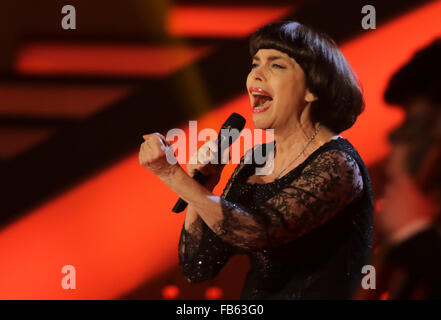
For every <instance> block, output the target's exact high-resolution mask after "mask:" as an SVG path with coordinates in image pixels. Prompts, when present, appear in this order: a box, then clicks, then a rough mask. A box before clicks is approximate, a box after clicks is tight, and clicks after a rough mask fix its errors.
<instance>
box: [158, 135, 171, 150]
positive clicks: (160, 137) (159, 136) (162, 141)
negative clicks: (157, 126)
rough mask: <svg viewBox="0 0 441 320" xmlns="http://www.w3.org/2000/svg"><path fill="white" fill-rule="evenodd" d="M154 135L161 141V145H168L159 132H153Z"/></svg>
mask: <svg viewBox="0 0 441 320" xmlns="http://www.w3.org/2000/svg"><path fill="white" fill-rule="evenodd" d="M155 135H156V136H157V137H158V138H159V141H160V142H161V143H162V145H163V146H164V147H167V146H169V145H170V144H169V143H168V141H167V140H166V139H165V137H164V136H163V135H162V134H160V133H159V132H155Z"/></svg>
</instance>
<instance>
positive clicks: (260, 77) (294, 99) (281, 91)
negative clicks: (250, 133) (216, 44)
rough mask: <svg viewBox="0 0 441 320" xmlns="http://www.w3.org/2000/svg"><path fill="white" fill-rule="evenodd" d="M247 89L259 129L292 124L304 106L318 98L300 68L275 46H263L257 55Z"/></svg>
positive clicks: (295, 121) (255, 122)
mask: <svg viewBox="0 0 441 320" xmlns="http://www.w3.org/2000/svg"><path fill="white" fill-rule="evenodd" d="M247 89H248V94H249V97H250V102H251V107H252V111H253V122H254V125H255V126H256V128H260V129H277V128H282V127H284V126H286V125H291V126H292V124H293V123H297V122H298V119H299V118H300V114H301V112H302V111H303V110H304V108H305V106H306V105H307V104H308V103H309V102H312V101H313V100H315V97H314V95H313V94H311V93H310V92H309V90H308V89H307V88H306V85H305V74H304V73H303V70H302V69H301V67H300V66H299V65H298V64H297V62H296V61H295V60H294V59H293V58H291V57H290V56H288V55H287V54H286V53H284V52H281V51H279V50H275V49H260V50H259V51H258V52H257V53H256V54H255V56H254V57H253V62H252V67H251V71H250V73H249V74H248V77H247ZM294 118H295V119H294ZM296 119H297V120H296ZM292 121H294V122H292Z"/></svg>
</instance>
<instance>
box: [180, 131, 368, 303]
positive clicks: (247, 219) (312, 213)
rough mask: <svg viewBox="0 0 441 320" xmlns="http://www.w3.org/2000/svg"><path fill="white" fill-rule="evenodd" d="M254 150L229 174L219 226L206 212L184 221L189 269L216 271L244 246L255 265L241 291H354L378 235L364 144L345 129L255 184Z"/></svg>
mask: <svg viewBox="0 0 441 320" xmlns="http://www.w3.org/2000/svg"><path fill="white" fill-rule="evenodd" d="M273 146H274V145H273ZM259 147H264V148H266V147H267V146H266V145H265V144H264V145H260V146H258V147H255V148H259ZM256 150H257V149H252V150H250V151H251V152H247V153H246V155H245V156H244V157H242V159H241V162H240V164H238V165H237V167H236V169H235V171H234V173H233V175H232V176H231V178H230V179H229V181H228V183H227V185H226V187H225V189H224V191H223V194H222V196H221V204H222V208H223V213H224V219H223V220H222V222H221V223H219V224H218V225H217V226H215V227H214V228H213V230H215V231H212V230H211V229H210V228H208V226H207V225H206V224H205V223H204V222H203V221H202V219H201V218H200V217H198V218H197V220H196V221H195V222H193V223H192V224H191V225H190V227H189V230H185V228H184V226H183V227H182V231H181V237H180V241H179V264H180V267H181V270H182V272H183V275H184V276H185V278H186V279H187V280H188V281H189V282H200V281H204V280H207V279H212V278H214V277H215V276H216V275H217V274H218V273H219V271H220V270H221V269H222V268H223V267H224V265H225V264H226V263H227V262H228V260H229V258H230V257H231V256H232V255H234V254H246V255H248V257H249V259H250V266H251V268H250V270H249V272H248V274H247V278H246V281H245V284H244V287H243V290H242V294H241V299H347V298H350V297H351V296H352V294H353V292H354V290H356V289H358V287H359V286H360V283H361V276H362V273H361V269H362V267H363V265H365V264H367V263H368V261H369V257H370V251H371V242H372V214H373V200H372V188H371V184H370V179H369V175H368V172H367V169H366V166H365V164H364V163H363V161H362V159H361V158H360V156H359V154H358V152H357V151H356V150H355V149H354V147H353V146H352V145H351V144H350V143H349V141H347V140H346V139H343V138H341V137H339V138H337V139H333V140H330V141H328V142H327V143H325V144H323V145H322V146H320V147H319V148H318V149H317V150H315V152H313V153H312V154H311V155H310V156H309V157H308V158H307V159H306V160H305V161H304V162H303V163H302V164H300V165H299V166H297V167H296V168H294V169H293V170H291V171H290V172H288V173H287V174H285V175H284V176H282V177H281V178H280V179H276V180H275V181H274V182H270V183H264V184H252V183H249V182H247V180H248V178H249V177H250V176H252V175H254V174H255V169H256V167H257V165H255V164H253V163H251V164H249V162H247V161H245V159H247V157H249V156H250V155H251V156H253V152H255V151H256ZM247 163H248V164H247Z"/></svg>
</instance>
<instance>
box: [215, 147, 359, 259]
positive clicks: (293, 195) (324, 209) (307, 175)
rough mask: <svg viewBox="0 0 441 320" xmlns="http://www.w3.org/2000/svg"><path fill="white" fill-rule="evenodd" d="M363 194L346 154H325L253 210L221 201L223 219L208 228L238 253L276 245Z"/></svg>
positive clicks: (308, 228) (356, 171) (298, 235)
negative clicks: (237, 250) (238, 251)
mask: <svg viewBox="0 0 441 320" xmlns="http://www.w3.org/2000/svg"><path fill="white" fill-rule="evenodd" d="M362 190H363V180H362V176H361V172H360V168H359V167H358V165H357V163H356V161H355V160H354V159H353V158H352V157H351V156H350V155H349V154H347V153H346V152H343V151H340V150H328V151H325V152H323V153H321V154H319V155H318V156H317V157H316V158H315V159H313V160H312V161H311V162H310V163H309V164H308V165H307V166H305V168H304V169H303V171H302V172H301V174H300V175H299V176H298V177H297V178H296V179H294V180H293V181H292V182H291V183H289V184H287V185H284V186H280V187H277V190H274V193H273V194H272V195H271V196H270V197H269V198H268V199H266V200H265V201H262V203H259V204H257V205H256V206H257V210H251V209H250V208H246V207H244V206H242V205H240V204H238V203H232V202H229V201H227V200H225V199H221V200H220V202H221V205H222V210H223V213H224V217H223V219H222V220H221V221H219V222H218V223H216V224H215V225H214V226H213V227H212V229H213V231H214V232H215V233H216V234H217V235H218V236H219V237H220V238H221V239H222V240H223V241H225V242H227V243H229V244H230V245H232V246H234V247H236V248H238V249H239V250H241V251H253V250H258V249H263V248H265V247H274V246H278V245H280V244H283V243H286V242H289V241H292V240H295V239H296V238H298V237H301V236H302V235H304V234H305V233H308V232H309V231H311V230H312V229H314V228H316V227H318V226H320V225H321V224H323V223H324V222H326V221H327V220H328V219H330V218H331V217H332V216H333V215H334V214H336V213H337V212H338V211H339V210H341V209H342V208H343V207H344V206H346V205H348V204H349V203H350V202H352V201H353V200H355V199H356V198H357V197H359V196H361V194H362Z"/></svg>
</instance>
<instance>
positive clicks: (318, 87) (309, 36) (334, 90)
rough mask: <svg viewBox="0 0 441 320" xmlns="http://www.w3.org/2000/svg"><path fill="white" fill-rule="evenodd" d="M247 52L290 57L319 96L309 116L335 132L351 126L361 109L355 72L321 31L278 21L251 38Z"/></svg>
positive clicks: (332, 42) (259, 30) (359, 86)
mask: <svg viewBox="0 0 441 320" xmlns="http://www.w3.org/2000/svg"><path fill="white" fill-rule="evenodd" d="M249 49H250V55H251V57H253V56H254V55H255V54H256V53H257V51H259V49H276V50H279V51H281V52H284V53H286V54H287V55H288V56H290V57H291V58H293V59H294V60H295V61H296V62H297V63H298V64H299V65H300V67H301V68H302V70H303V72H304V73H305V81H306V86H307V88H308V89H309V91H311V92H312V93H313V94H314V95H315V96H316V97H317V98H318V99H317V100H315V101H313V102H312V103H311V109H310V116H311V120H312V121H313V122H314V123H316V122H319V123H321V124H322V125H325V126H326V127H328V128H329V129H331V130H333V131H334V132H336V133H340V132H342V131H344V130H346V129H348V128H350V127H351V126H352V125H353V124H354V122H355V120H356V119H357V117H358V115H359V114H360V113H362V112H363V110H364V100H363V94H362V92H361V85H360V82H359V80H358V77H357V75H356V74H355V73H354V72H353V70H352V68H351V67H350V65H349V63H348V62H347V61H346V59H345V57H344V56H343V54H342V53H341V51H340V49H339V48H338V46H337V44H336V43H335V42H334V40H332V39H331V38H330V37H329V36H327V35H326V34H324V33H320V32H317V31H315V30H313V29H312V28H310V27H307V26H305V25H303V24H300V23H298V22H296V21H278V22H274V23H270V24H268V25H266V26H263V27H261V28H260V29H258V30H257V31H256V32H255V33H254V34H252V35H251V38H250V46H249Z"/></svg>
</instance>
